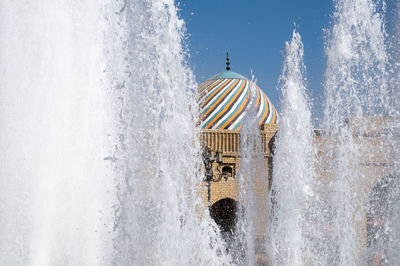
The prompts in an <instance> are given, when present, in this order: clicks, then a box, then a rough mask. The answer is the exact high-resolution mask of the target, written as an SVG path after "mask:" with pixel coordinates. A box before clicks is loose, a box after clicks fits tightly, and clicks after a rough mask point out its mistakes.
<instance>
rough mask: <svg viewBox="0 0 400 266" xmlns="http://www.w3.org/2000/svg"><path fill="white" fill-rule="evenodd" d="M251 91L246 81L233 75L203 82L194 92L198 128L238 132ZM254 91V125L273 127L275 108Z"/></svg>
mask: <svg viewBox="0 0 400 266" xmlns="http://www.w3.org/2000/svg"><path fill="white" fill-rule="evenodd" d="M251 87H252V82H251V81H250V80H248V79H247V78H245V77H244V76H242V75H240V74H237V73H235V72H233V71H225V72H222V73H219V74H217V75H215V76H214V77H212V78H210V79H209V80H207V81H205V82H203V83H202V84H201V85H200V87H199V88H198V93H199V105H200V119H199V124H200V125H201V128H203V129H230V130H239V129H240V128H241V126H242V125H241V124H242V119H243V117H244V116H245V114H246V108H247V107H248V104H249V102H250V89H251ZM256 88H257V99H256V104H257V106H258V112H257V120H258V125H259V126H260V127H261V126H262V125H264V124H277V123H278V113H277V111H276V110H275V107H274V106H273V105H272V103H271V102H270V100H269V99H268V97H267V96H266V95H265V93H264V92H263V91H262V90H261V89H260V88H259V87H258V86H256Z"/></svg>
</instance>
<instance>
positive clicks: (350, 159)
mask: <svg viewBox="0 0 400 266" xmlns="http://www.w3.org/2000/svg"><path fill="white" fill-rule="evenodd" d="M384 36H385V31H384V27H383V22H382V17H381V15H380V14H379V13H378V12H377V6H376V5H375V4H374V3H373V2H372V1H371V0H356V1H348V0H338V1H335V13H334V25H333V27H332V29H331V31H330V34H329V41H328V43H327V46H326V53H327V70H326V82H325V92H326V108H325V112H324V114H325V118H324V123H323V127H324V130H325V134H326V135H325V137H324V141H325V144H324V148H323V149H322V150H321V154H325V155H326V157H322V160H323V161H325V162H329V163H328V164H327V165H325V166H324V169H326V171H323V176H325V177H326V180H327V181H328V186H327V191H326V194H327V195H330V200H331V203H330V204H331V206H332V208H333V209H334V210H335V216H336V217H334V218H333V220H332V224H333V225H334V231H333V232H334V234H337V236H336V237H335V238H336V241H335V245H336V247H333V248H332V249H331V250H329V251H328V252H329V253H330V254H331V256H332V260H333V261H332V264H341V265H357V264H358V263H359V262H360V259H361V257H362V255H363V254H362V252H361V250H362V246H363V243H361V239H362V236H361V230H359V229H357V228H358V227H359V226H360V225H361V224H362V223H366V222H365V220H364V217H365V213H366V210H365V208H364V207H363V206H365V202H366V194H367V191H365V190H363V187H365V186H362V184H368V182H369V181H370V180H371V179H370V175H371V173H370V174H369V175H368V173H367V171H366V170H365V169H366V168H365V167H364V168H363V167H362V165H367V163H368V162H369V161H371V160H373V161H376V160H377V159H376V158H375V160H374V158H369V157H370V156H368V155H371V154H372V156H373V154H376V153H377V152H378V151H377V150H376V149H377V147H378V148H379V146H380V145H371V138H369V137H368V136H371V134H373V133H371V132H372V131H370V130H371V128H373V127H374V126H373V125H374V123H375V124H376V122H377V121H379V119H380V118H379V116H377V114H382V115H384V114H385V111H386V110H385V106H387V84H386V71H385V67H386V63H387V56H386V48H385V43H384ZM367 117H368V119H367ZM367 121H368V122H367ZM368 127H369V128H368ZM378 132H379V130H378ZM375 141H378V143H379V138H378V139H375ZM374 174H379V173H374ZM381 174H382V173H381Z"/></svg>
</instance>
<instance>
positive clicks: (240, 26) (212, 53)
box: [179, 0, 333, 116]
mask: <svg viewBox="0 0 400 266" xmlns="http://www.w3.org/2000/svg"><path fill="white" fill-rule="evenodd" d="M332 2H333V1H331V0H275V1H267V0H264V1H263V0H252V1H249V0H248V1H244V0H230V1H228V0H197V1H196V0H190V1H181V2H180V4H179V8H180V10H181V11H180V15H181V17H182V18H183V19H184V20H185V22H186V26H187V31H188V33H189V34H190V35H189V38H188V45H189V49H190V53H191V58H190V64H191V67H192V69H193V71H194V73H195V75H196V79H197V82H199V83H201V82H203V81H204V80H206V79H208V78H209V77H211V76H213V75H214V74H216V73H218V72H221V71H224V70H225V57H226V52H227V51H228V52H229V53H230V58H231V70H232V71H235V72H238V73H240V74H242V75H244V76H247V77H249V78H251V74H250V73H251V70H253V73H254V75H255V77H256V79H257V84H258V85H259V87H260V88H261V89H263V90H264V91H265V92H266V93H267V95H268V97H269V98H270V100H271V101H272V102H273V103H274V105H275V106H276V107H277V108H278V110H279V109H280V92H279V91H278V90H277V89H276V87H277V81H278V78H279V76H280V74H281V71H282V62H283V51H284V47H285V42H286V41H288V40H290V38H291V35H292V32H293V29H294V28H295V27H296V29H297V31H298V32H299V33H300V34H301V36H302V39H303V43H304V50H305V64H306V68H307V73H306V74H307V75H306V76H307V79H308V81H307V82H308V89H309V95H310V97H311V98H312V99H313V102H314V112H320V111H321V105H322V101H323V100H322V99H323V89H322V83H323V79H324V69H325V61H326V60H325V53H324V36H325V34H324V33H323V31H324V29H328V28H329V26H330V23H331V15H332V12H333V3H332ZM295 25H296V26H295ZM314 115H316V116H320V115H318V114H315V113H314Z"/></svg>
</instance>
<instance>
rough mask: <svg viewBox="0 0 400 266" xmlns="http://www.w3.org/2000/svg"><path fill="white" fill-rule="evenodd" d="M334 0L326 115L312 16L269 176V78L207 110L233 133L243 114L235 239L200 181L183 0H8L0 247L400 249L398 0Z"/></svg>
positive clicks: (279, 256) (315, 260)
mask: <svg viewBox="0 0 400 266" xmlns="http://www.w3.org/2000/svg"><path fill="white" fill-rule="evenodd" d="M334 3H335V13H334V14H333V25H332V28H331V29H330V31H329V32H328V35H327V43H326V54H327V69H326V81H325V83H324V88H325V94H326V104H325V109H324V118H323V122H322V123H321V125H320V129H318V130H314V126H315V125H313V122H312V119H311V111H310V100H309V99H308V97H307V89H306V86H307V84H306V79H305V66H304V63H303V54H304V48H303V44H302V41H301V37H300V35H299V33H297V32H296V31H294V32H293V37H292V39H291V41H290V42H288V43H286V56H285V61H284V66H283V71H282V76H281V78H280V83H279V84H280V85H279V88H280V89H281V90H282V113H281V115H282V116H281V119H280V121H281V124H280V128H279V132H278V134H277V135H276V142H275V145H276V148H275V150H274V152H275V154H274V158H273V175H272V186H271V187H270V191H266V190H267V189H265V188H267V187H269V183H268V182H267V181H268V180H267V179H266V178H265V176H267V173H266V167H265V165H266V164H268V167H270V164H269V161H268V160H269V159H270V158H267V157H269V156H271V154H269V153H267V152H266V151H265V149H266V148H265V149H264V147H267V144H266V143H265V142H262V141H260V139H261V140H263V139H262V138H260V134H259V128H258V126H261V127H262V126H265V125H264V122H265V121H266V120H268V121H269V118H268V119H267V118H265V121H264V118H263V119H262V121H260V122H259V121H258V120H257V119H256V118H257V117H258V118H260V117H259V116H260V113H261V112H262V110H264V109H262V108H261V105H262V104H261V101H263V108H266V107H265V106H268V108H269V109H268V110H269V111H268V112H270V113H269V115H270V116H271V119H272V117H273V119H272V120H273V121H274V123H275V121H276V113H275V111H274V107H273V106H272V104H271V103H270V102H269V100H267V97H266V96H265V95H263V96H260V95H261V90H260V89H259V88H258V87H257V86H256V82H255V80H254V77H253V81H251V82H250V81H249V80H247V79H245V78H242V76H240V75H238V74H236V73H235V74H232V75H233V76H231V79H235V80H236V81H235V82H236V84H241V85H240V86H239V85H238V86H237V87H235V86H236V85H235V86H232V89H231V92H233V91H236V90H237V93H236V92H235V95H236V96H235V97H237V99H239V98H240V99H241V101H240V104H243V106H248V107H247V111H246V112H244V111H243V112H242V111H240V112H239V111H238V114H234V112H233V110H232V111H230V112H229V113H226V116H227V117H223V118H224V119H222V117H216V115H214V116H213V117H211V116H210V117H208V116H207V119H208V120H207V121H208V122H207V123H208V126H209V127H220V126H221V127H223V126H226V127H227V130H232V132H229V134H230V135H229V136H231V137H232V139H231V140H235V141H232V143H236V139H235V138H236V136H237V134H239V133H238V132H239V131H236V132H233V131H234V130H237V129H238V128H239V127H240V126H242V129H241V130H240V138H239V139H240V143H241V147H240V150H239V149H238V148H237V147H236V146H235V149H234V150H232V151H230V152H231V153H232V154H234V153H237V154H238V155H237V157H238V158H239V157H240V160H241V162H240V164H241V165H240V169H239V170H238V174H237V180H236V179H235V180H233V179H234V177H235V176H234V174H235V172H234V171H235V170H236V169H235V168H229V167H228V168H227V169H229V171H230V172H226V173H225V174H227V175H226V176H225V177H226V179H225V182H226V184H228V183H229V182H230V183H229V184H230V185H232V184H234V182H237V184H238V186H237V187H238V193H237V194H238V196H237V203H238V204H237V210H238V211H237V214H236V216H235V217H234V218H235V219H236V220H235V221H236V227H235V229H234V230H232V231H231V232H229V233H230V234H231V235H229V237H230V238H229V239H228V238H227V237H226V235H225V238H224V235H223V234H224V233H226V232H222V234H221V231H223V230H221V229H220V228H219V227H218V226H217V224H216V221H214V220H213V219H212V218H211V217H210V214H209V211H208V209H207V208H206V206H205V205H204V199H203V198H202V196H201V195H200V194H202V191H203V190H202V189H203V187H204V186H203V185H204V182H202V181H203V179H204V175H205V173H204V170H203V166H202V164H201V163H202V161H203V159H204V158H202V147H201V144H202V143H201V142H200V140H199V135H200V134H201V130H200V129H199V128H198V127H196V122H197V120H198V117H199V113H198V102H197V100H198V99H197V96H198V95H196V93H195V91H196V90H195V89H196V87H197V84H196V82H195V79H194V75H193V73H192V71H191V70H190V68H189V67H188V65H187V60H188V51H187V50H186V48H185V44H184V39H185V34H186V30H185V24H184V21H183V20H182V19H180V18H179V17H178V15H177V8H176V6H175V2H174V1H173V0H160V1H152V0H118V1H114V2H112V1H108V0H107V1H88V2H85V3H83V2H81V1H69V2H66V1H62V0H52V1H50V0H39V1H36V2H32V1H26V0H22V1H14V2H7V3H2V4H0V14H1V15H0V25H1V26H0V101H1V102H0V125H1V127H2V130H1V131H0V151H1V162H2V167H0V217H1V219H0V234H1V236H2V237H1V240H0V256H1V258H2V264H4V265H66V264H68V265H255V264H257V263H259V261H261V260H259V258H260V256H259V254H260V253H263V254H267V257H268V260H269V261H270V263H271V264H272V265H358V264H372V263H380V264H385V263H386V264H388V265H393V264H395V263H396V262H397V257H398V254H397V250H398V246H399V243H400V233H399V232H400V224H399V223H398V219H397V218H398V210H399V209H400V203H399V202H400V197H399V195H400V194H399V191H400V190H399V187H400V186H399V173H398V170H397V169H398V168H399V165H398V162H399V154H398V151H397V147H398V136H399V134H398V132H399V131H398V125H397V124H396V123H397V121H399V120H398V117H399V110H398V107H397V102H398V100H399V99H398V97H394V98H391V96H393V95H397V91H398V84H399V80H400V79H399V72H398V58H399V56H398V49H396V47H398V37H397V38H391V39H389V40H388V39H387V38H386V37H387V34H386V29H385V26H384V25H385V24H384V22H385V21H384V19H383V17H384V15H382V14H384V13H382V12H381V11H380V10H383V12H384V11H385V5H382V8H381V7H380V5H379V3H375V2H374V1H372V0H335V1H334ZM397 8H399V7H397ZM381 13H382V14H381ZM395 19H397V20H398V17H396V16H395ZM397 31H398V29H397ZM397 31H394V33H393V34H392V35H393V36H394V35H395V34H398V32H397ZM228 68H229V63H228ZM227 70H229V69H227ZM225 74H226V73H225ZM223 75H224V74H223ZM229 75H231V74H229ZM232 77H235V78H232ZM220 79H229V78H228V77H224V78H222V76H221V77H220ZM213 82H215V80H214V81H213ZM217 82H220V81H217ZM224 82H225V81H224ZM229 82H232V81H229ZM226 84H228V83H226ZM233 88H234V89H235V90H234V89H233ZM247 93H248V94H249V95H247ZM257 95H258V96H260V98H261V97H263V100H260V103H258V102H257V103H256V101H257V100H256V99H257V97H258V96H257ZM231 98H232V103H233V102H235V101H234V100H235V99H236V98H234V96H233V95H232V96H231ZM247 101H248V102H247ZM238 103H239V101H237V103H235V105H234V106H235V108H236V109H235V110H239V109H240V108H242V107H243V106H239V104H238ZM239 107H240V108H239ZM257 108H259V109H257ZM240 110H241V109H240ZM260 110H261V111H260ZM214 111H215V110H214ZM214 111H213V112H214ZM210 112H211V111H210ZM215 112H216V111H215ZM268 112H266V113H268ZM235 115H237V116H235ZM243 116H244V117H243ZM242 117H243V122H241V121H242V120H241V119H242ZM236 118H239V119H236ZM232 120H233V122H232ZM272 120H271V121H272ZM241 123H242V124H241ZM257 123H259V124H257ZM255 124H257V125H258V126H257V127H255V126H254V125H255ZM266 124H268V123H266ZM275 130H276V129H275ZM235 134H236V135H235ZM237 142H239V141H237ZM234 145H236V144H234ZM234 145H233V146H234ZM261 146H263V148H260V147H261ZM268 149H269V148H268ZM271 149H272V148H271ZM225 152H226V151H225ZM219 155H221V156H223V155H222V154H221V153H219ZM232 156H233V155H232ZM235 156H236V155H235ZM232 160H233V159H232ZM223 162H224V161H223V158H222V157H221V158H220V159H219V163H221V164H222V163H223ZM266 162H267V163H266ZM235 163H236V162H235ZM232 164H233V163H232V162H231V165H230V166H232ZM219 166H220V165H219ZM219 166H218V167H219ZM212 169H213V168H212V165H211V170H212ZM268 174H269V173H268ZM221 176H222V175H221ZM232 176H233V177H232ZM228 177H230V178H231V179H230V180H228ZM219 180H221V178H220V179H219ZM210 182H211V181H210ZM267 183H268V184H267ZM209 185H210V184H209ZM214 188H215V187H214ZM260 191H261V192H260ZM267 193H269V201H267V200H264V198H263V197H260V196H259V195H260V194H262V195H266V194H267ZM229 200H230V201H229V202H230V204H231V207H232V206H234V208H235V210H236V201H235V200H233V199H232V198H230V199H229ZM208 204H210V198H208ZM232 208H233V207H232ZM232 208H231V209H232ZM268 212H269V213H268ZM213 215H215V214H213ZM233 216H234V215H233ZM233 216H232V215H231V216H230V217H229V218H230V221H234V219H233V218H232V217H233ZM267 217H268V219H269V222H268V223H267V221H266V220H267ZM222 220H223V219H222ZM260 224H261V226H260ZM266 228H267V229H266ZM230 229H231V227H229V230H230ZM233 232H234V235H232V234H233ZM229 241H232V243H226V242H229Z"/></svg>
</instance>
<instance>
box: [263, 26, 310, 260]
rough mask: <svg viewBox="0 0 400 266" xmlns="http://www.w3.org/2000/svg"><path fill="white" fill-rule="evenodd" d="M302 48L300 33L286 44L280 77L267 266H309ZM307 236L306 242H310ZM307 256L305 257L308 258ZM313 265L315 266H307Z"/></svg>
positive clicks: (306, 111) (306, 112) (307, 117)
mask: <svg viewBox="0 0 400 266" xmlns="http://www.w3.org/2000/svg"><path fill="white" fill-rule="evenodd" d="M303 53H304V49H303V43H302V41H301V37H300V35H299V33H297V32H296V31H294V32H293V38H292V40H291V41H290V42H289V43H286V56H285V61H284V67H283V71H282V76H281V90H282V111H281V124H280V127H279V131H278V135H277V140H276V150H275V156H274V172H273V177H272V180H273V185H272V188H271V194H270V197H271V203H273V204H272V205H271V206H270V210H271V212H270V214H271V226H270V228H269V232H270V233H269V238H268V240H269V241H270V242H271V244H270V245H271V247H270V250H269V253H270V256H271V260H272V265H311V264H312V265H314V263H315V261H312V258H314V259H315V258H316V257H315V256H314V255H316V254H311V253H310V252H311V251H310V250H308V249H311V250H312V248H311V246H310V244H311V242H310V241H309V240H310V239H307V237H306V234H307V233H308V234H309V235H310V234H313V233H314V231H313V230H314V229H315V228H311V225H312V224H308V223H307V221H306V215H307V211H308V210H309V209H310V205H311V200H314V201H315V200H316V199H315V198H316V197H315V196H314V194H315V192H314V191H313V189H314V187H315V186H314V184H313V180H314V178H315V171H314V165H313V162H314V156H315V149H314V145H313V131H312V130H313V126H312V123H311V112H310V109H309V101H308V98H307V96H306V87H305V78H304V70H305V67H304V64H303ZM310 237H311V236H309V238H310ZM307 251H308V252H307ZM312 262H314V263H312Z"/></svg>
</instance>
